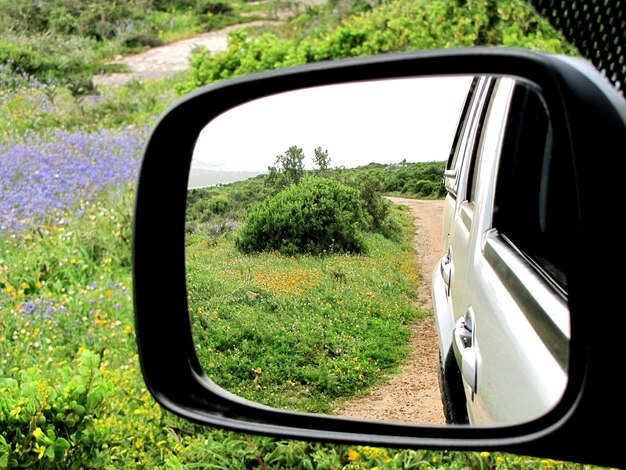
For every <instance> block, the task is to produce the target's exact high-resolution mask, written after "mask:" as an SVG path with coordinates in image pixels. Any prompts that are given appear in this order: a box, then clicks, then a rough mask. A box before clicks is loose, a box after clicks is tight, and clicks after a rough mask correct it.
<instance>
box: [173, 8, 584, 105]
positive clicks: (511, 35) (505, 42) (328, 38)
mask: <svg viewBox="0 0 626 470" xmlns="http://www.w3.org/2000/svg"><path fill="white" fill-rule="evenodd" d="M365 10H367V11H365V12H364V13H362V14H359V15H354V16H352V17H350V18H349V19H346V20H344V21H342V22H341V23H340V24H339V25H338V26H337V27H336V28H333V29H323V28H321V29H319V30H318V31H317V32H316V33H315V34H311V35H307V36H302V37H296V38H294V39H285V38H281V37H279V36H277V35H272V34H263V35H261V36H259V37H255V38H252V37H250V36H249V35H248V34H247V33H245V32H244V31H236V32H233V33H231V34H230V36H229V43H228V50H227V51H224V52H220V53H217V54H215V55H210V54H209V53H208V52H207V51H206V49H204V50H198V51H196V53H195V54H194V57H193V58H192V60H191V62H190V65H191V70H190V73H189V75H188V78H187V80H186V81H185V82H184V83H182V84H181V85H179V86H178V87H177V91H178V92H179V94H183V93H186V92H188V91H191V90H193V89H195V88H197V87H200V86H203V85H206V84H208V83H211V82H214V81H216V80H222V79H225V78H229V77H234V76H238V75H242V74H247V73H252V72H258V71H262V70H269V69H276V68H281V67H286V66H290V65H296V64H303V63H309V62H318V61H322V60H331V59H339V58H345V57H354V56H362V55H373V54H379V53H386V52H394V51H406V50H416V49H432V48H449V47H469V46H475V45H489V46H511V47H524V48H530V49H537V50H542V51H544V52H553V53H567V54H575V50H574V49H573V48H572V47H571V46H569V45H568V44H567V43H566V42H565V41H564V40H563V39H562V37H561V36H560V35H559V34H557V33H556V32H555V31H554V29H552V28H551V27H550V26H549V24H548V23H547V22H546V21H545V20H543V19H541V18H540V17H539V16H538V15H537V14H536V13H535V12H534V10H533V9H532V8H531V7H530V6H528V5H527V4H526V3H524V2H523V1H521V0H499V1H498V2H496V1H495V0H477V1H473V2H457V1H456V0H433V1H429V2H414V1H412V0H396V1H390V2H384V3H382V4H380V5H379V6H375V7H374V8H371V9H365ZM309 15H310V14H309ZM310 21H311V23H314V22H315V21H316V18H315V17H311V16H310Z"/></svg>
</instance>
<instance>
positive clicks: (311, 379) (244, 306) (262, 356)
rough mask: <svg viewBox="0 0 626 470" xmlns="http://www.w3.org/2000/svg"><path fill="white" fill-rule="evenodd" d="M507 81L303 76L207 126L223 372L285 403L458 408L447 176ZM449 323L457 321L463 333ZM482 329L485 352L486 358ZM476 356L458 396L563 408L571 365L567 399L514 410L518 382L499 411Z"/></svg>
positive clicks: (203, 167) (201, 189)
mask: <svg viewBox="0 0 626 470" xmlns="http://www.w3.org/2000/svg"><path fill="white" fill-rule="evenodd" d="M482 80H483V81H484V80H488V79H487V78H485V77H483V78H482ZM501 82H502V83H498V84H497V85H496V86H493V84H492V85H490V86H487V85H485V84H481V83H479V80H478V79H473V78H472V77H438V78H415V79H394V80H385V81H375V82H361V83H352V84H340V85H333V86H325V87H318V88H311V89H303V90H298V91H294V92H289V93H283V94H278V95H273V96H270V97H266V98H262V99H259V100H256V101H252V102H249V103H246V104H244V105H241V106H239V107H237V108H234V109H232V110H230V111H228V112H226V113H224V114H222V115H221V116H219V117H218V118H216V119H215V120H213V121H211V122H210V123H209V124H208V125H207V126H206V127H205V129H204V130H203V132H202V133H201V135H200V136H199V138H198V141H197V143H196V148H195V150H194V155H193V160H192V168H191V173H190V177H189V191H188V201H187V222H186V234H187V235H186V266H187V287H188V302H189V310H190V314H191V318H192V325H193V326H192V327H193V336H194V342H195V346H196V353H197V356H198V358H199V360H200V363H201V365H202V367H203V369H204V371H205V373H206V375H207V376H208V377H209V378H211V379H212V380H213V381H214V382H215V383H217V384H218V385H220V386H221V387H223V388H225V389H226V390H228V391H230V392H231V393H234V394H236V395H239V396H241V397H244V398H247V399H249V400H253V401H256V402H260V403H263V404H266V405H270V406H273V407H276V408H282V409H289V410H297V411H306V412H314V413H325V414H334V415H345V416H354V417H360V418H367V419H383V420H386V421H400V422H411V423H426V424H445V423H446V416H445V414H444V407H443V405H442V403H443V402H445V401H446V400H443V401H442V397H441V391H440V386H439V379H438V364H439V348H440V341H439V339H438V335H437V333H436V331H437V328H436V327H435V320H434V316H433V313H432V300H431V272H432V271H433V269H434V267H435V265H436V264H437V263H439V260H440V259H441V258H442V256H443V254H444V252H443V246H442V240H444V238H443V236H442V213H443V211H444V205H446V210H448V209H449V208H448V207H447V206H450V207H452V206H453V205H454V204H455V202H454V201H455V199H454V198H451V197H450V196H449V197H448V199H447V200H446V201H445V203H444V198H445V196H446V186H444V179H443V175H444V170H446V175H449V174H450V172H449V170H450V168H449V166H450V163H448V164H447V165H448V168H446V162H447V161H448V159H449V157H450V156H451V155H452V157H450V161H452V160H454V161H462V160H463V157H461V158H458V156H457V155H455V151H452V150H453V149H456V153H457V154H458V153H459V151H460V150H459V148H460V147H459V146H460V145H461V144H462V145H465V146H468V148H469V146H470V145H472V144H471V143H470V142H469V140H470V139H469V138H468V139H466V138H464V137H463V136H460V135H459V133H458V132H457V127H458V128H459V129H462V128H463V127H464V126H462V125H461V126H459V123H460V122H461V124H462V123H463V122H469V123H470V124H469V125H466V126H465V127H466V128H468V130H467V131H466V132H468V133H469V128H470V127H471V126H476V125H477V122H478V118H476V117H474V116H471V115H470V114H468V113H471V112H473V111H472V109H474V108H472V107H473V106H474V107H475V106H479V103H482V104H483V105H485V103H486V102H487V101H488V98H487V97H486V95H485V96H479V91H480V92H484V93H487V91H486V90H488V91H489V93H493V94H494V96H495V92H494V91H493V90H495V89H498V87H500V88H501V89H503V90H504V89H506V86H505V85H506V84H507V83H509V82H510V83H509V85H510V84H512V83H515V81H514V80H511V79H508V81H507V80H504V79H503V80H501ZM481 87H482V88H481ZM481 90H482V91H481ZM468 92H469V93H470V95H471V96H474V97H473V98H471V99H470V98H468V96H470V95H468ZM502 93H504V92H502ZM510 96H511V91H510V89H509V91H508V95H507V97H508V98H510ZM507 97H505V98H506V99H505V98H501V99H500V101H501V103H500V102H498V103H500V104H499V105H500V107H501V108H502V109H503V110H504V109H506V107H507V106H508V103H509V101H510V100H509V99H508V98H507ZM481 100H482V101H481ZM472 103H473V104H472ZM494 103H495V98H494ZM498 103H495V104H493V103H492V106H491V107H492V108H493V109H497V105H498ZM476 109H478V108H476ZM485 109H486V106H485ZM468 110H469V111H468ZM490 112H491V113H492V114H493V113H495V111H490ZM477 115H481V114H480V113H478V114H477ZM485 116H486V114H485V113H483V114H482V117H481V119H484V118H485ZM490 119H491V118H490ZM493 119H494V120H496V121H497V119H498V117H497V116H496V117H494V118H493ZM498 122H500V124H502V122H503V119H502V117H501V116H500V120H499V121H498ZM483 127H484V126H483ZM483 132H485V131H484V130H483ZM476 142H478V139H476ZM470 153H471V152H470V151H469V150H468V151H467V154H468V155H467V159H468V160H469V159H470ZM497 153H498V152H497V151H496V152H494V155H495V154H497ZM471 158H474V157H471ZM485 165H486V164H485ZM485 165H483V166H485ZM461 168H463V167H462V162H461V163H459V169H461ZM462 171H463V170H459V173H458V175H459V177H460V174H461V173H462ZM477 171H478V170H476V172H477ZM446 178H447V179H446V185H447V184H448V180H449V177H448V176H447V177H446ZM477 194H480V191H478V192H477ZM459 196H460V194H459ZM477 211H478V210H477ZM448 232H449V230H447V231H446V236H448ZM466 307H467V306H466ZM466 307H465V308H466ZM463 313H465V312H461V313H460V314H459V313H457V314H455V315H454V320H457V319H458V318H459V317H463ZM477 316H478V315H477ZM463 318H465V319H466V320H467V318H466V317H463ZM448 323H450V325H448V326H449V327H450V328H449V329H450V331H447V332H443V333H442V332H440V335H441V336H442V337H444V336H446V335H447V336H448V337H453V328H454V327H455V325H454V321H450V320H448ZM478 323H479V321H478V320H477V321H476V324H477V325H478ZM565 323H567V325H565V327H564V328H565V329H567V328H568V318H566V319H565ZM484 324H485V327H484V328H485V331H488V329H489V328H488V326H487V323H486V322H485V323H484ZM444 326H445V325H444ZM457 326H458V325H457ZM465 326H466V327H467V328H470V327H471V325H469V322H467V324H465ZM481 326H482V324H481V325H478V326H476V328H475V330H476V335H477V334H478V332H479V331H480V328H481ZM492 326H493V325H492ZM439 328H440V330H441V329H442V326H441V323H440V325H439ZM457 331H458V329H457ZM494 331H495V330H494ZM492 332H493V331H492ZM567 334H569V331H567ZM470 335H471V332H470ZM501 336H502V335H501ZM505 337H506V335H504V336H502V339H504V338H505ZM475 341H476V343H477V344H478V341H479V339H478V338H477V339H476V340H475ZM481 341H484V342H485V347H486V350H489V346H488V345H487V344H486V343H487V341H486V340H482V339H481ZM477 344H476V345H475V346H476V348H475V350H476V353H474V352H472V354H473V357H478V358H479V359H476V361H478V360H481V361H482V363H484V362H485V357H484V355H483V356H482V358H480V353H479V350H478V347H477ZM480 344H481V345H482V344H483V343H480ZM494 344H497V342H495V343H494ZM498 347H499V346H498ZM480 351H482V349H481V350H480ZM447 352H448V351H446V353H447ZM458 356H459V358H461V360H460V362H459V370H458V371H457V374H456V376H454V377H453V378H452V379H449V380H450V381H453V380H454V383H453V385H452V388H453V391H454V397H455V400H456V401H457V403H456V406H457V408H463V412H464V413H467V411H469V415H470V416H478V417H480V416H487V418H486V419H484V420H483V422H487V423H490V424H510V423H512V422H519V421H527V420H529V419H532V418H535V417H537V416H539V415H541V414H543V413H545V412H546V411H548V410H549V409H550V408H552V407H553V406H554V405H555V404H556V402H557V401H558V399H559V398H560V396H561V394H562V391H563V387H564V384H565V382H566V378H567V377H566V376H564V373H563V372H562V371H561V376H563V377H564V378H563V379H562V380H561V381H560V382H558V381H556V382H558V383H556V385H554V384H551V386H552V387H556V391H555V392H551V394H552V395H551V398H550V397H548V399H547V401H546V399H545V397H543V396H542V398H541V400H538V401H539V402H541V403H540V408H539V409H535V408H536V407H535V408H533V407H532V406H531V407H530V408H529V409H530V411H528V412H527V414H525V415H524V414H522V415H521V416H520V414H519V413H518V414H513V415H511V416H513V417H507V416H506V413H502V411H501V409H502V406H504V407H505V408H506V406H508V405H507V402H506V399H507V398H506V397H504V396H503V397H500V399H499V401H498V404H497V405H496V408H498V410H499V411H497V413H496V414H498V413H499V415H498V416H499V418H498V419H493V420H492V421H489V419H490V418H489V416H492V415H490V411H489V406H490V404H489V400H490V398H489V397H490V396H491V395H493V394H496V395H497V394H499V393H501V392H500V391H499V390H498V387H497V386H496V387H488V386H486V385H485V387H484V388H483V389H481V388H480V386H481V385H482V383H481V382H480V379H479V380H478V385H477V386H478V387H479V388H478V389H477V390H474V391H472V389H471V386H472V384H471V383H470V382H468V381H467V380H466V375H467V369H466V370H464V371H462V372H463V373H460V372H461V370H460V369H461V368H462V367H463V364H464V363H463V359H462V355H461V354H458ZM466 356H467V354H466ZM536 359H540V357H539V355H537V357H536ZM451 361H452V362H454V363H456V358H455V356H454V354H453V353H452V351H450V354H449V355H448V356H447V360H446V363H448V362H451ZM508 366H509V364H504V365H503V368H501V370H507V367H508ZM561 366H562V367H561V369H563V364H561ZM448 370H449V369H448ZM481 370H482V369H481ZM485 370H486V371H487V374H486V375H485V377H488V376H489V375H488V374H489V373H492V374H493V370H492V369H489V368H485ZM510 370H511V371H516V370H517V369H516V368H515V367H512V368H510ZM547 372H548V373H550V374H552V373H553V372H554V371H553V370H551V369H550V368H549V367H548V371H547ZM512 373H513V374H517V372H512ZM479 374H480V373H479ZM520 374H522V373H521V372H520ZM526 378H527V377H526V376H525V375H524V376H523V377H522V375H519V376H517V377H514V380H512V381H511V383H515V384H517V382H518V381H519V380H522V379H526ZM501 380H502V381H504V382H506V381H507V380H509V379H508V378H507V373H503V375H502V376H501ZM485 383H486V382H485ZM473 385H474V386H476V384H473ZM455 387H456V388H455ZM459 397H460V398H459ZM476 397H479V400H475V401H476V404H477V405H476V406H475V408H473V405H472V401H473V399H475V398H476ZM446 398H447V399H448V400H450V396H447V397H446ZM503 400H504V405H503V404H502V403H503ZM466 401H467V403H466ZM509 404H510V406H511V407H516V406H517V405H516V404H514V403H509ZM448 405H449V403H448ZM466 405H467V411H466V410H465V407H466ZM521 409H524V407H521ZM446 412H447V414H448V419H449V418H450V416H449V415H450V410H449V409H446ZM524 413H526V411H524ZM493 416H495V415H493ZM470 420H471V419H470ZM457 422H465V421H463V420H459V419H457ZM472 422H474V421H473V420H472ZM477 422H478V421H477Z"/></svg>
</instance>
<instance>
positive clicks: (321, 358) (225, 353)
mask: <svg viewBox="0 0 626 470" xmlns="http://www.w3.org/2000/svg"><path fill="white" fill-rule="evenodd" d="M304 184H306V182H305V183H302V184H301V185H300V186H302V185H304ZM293 188H298V186H294V187H293ZM401 219H402V222H403V224H402V236H401V237H400V239H399V242H392V241H390V240H388V239H385V238H384V237H382V236H380V235H378V234H366V235H364V240H365V241H366V243H367V246H368V254H367V255H354V254H350V255H347V254H340V253H337V252H333V251H328V252H327V253H326V256H312V255H296V256H284V255H281V254H279V253H277V252H272V253H259V254H252V255H242V254H241V253H238V252H237V250H236V248H235V247H234V246H233V244H232V241H231V240H229V239H227V238H222V239H220V240H219V241H218V242H217V243H216V244H214V245H209V244H206V243H197V244H194V245H190V246H189V247H188V248H187V256H186V260H187V272H188V278H187V279H188V285H189V305H190V310H191V313H192V319H193V322H194V325H193V332H194V337H195V343H196V344H197V345H198V346H199V347H198V348H197V351H198V356H199V358H200V360H201V363H202V364H203V366H204V367H205V370H206V371H207V373H208V374H209V375H210V377H211V378H212V379H213V380H215V381H216V383H218V384H220V385H221V386H222V387H225V388H226V389H227V390H230V391H233V392H235V393H236V394H238V395H243V396H244V397H246V398H249V399H252V400H257V401H261V402H262V403H265V404H269V405H272V406H278V407H280V408H284V407H288V408H290V409H297V410H300V411H303V410H306V411H321V412H329V411H330V409H331V405H332V403H333V401H334V400H336V399H338V398H340V397H342V398H346V397H350V396H353V395H355V394H361V393H364V391H365V389H366V388H367V387H368V386H369V385H372V384H374V383H376V382H378V381H380V380H381V378H382V374H386V373H388V372H390V371H392V370H394V369H395V367H397V365H398V364H399V362H400V361H401V359H402V358H403V357H404V356H405V354H406V340H407V338H408V334H409V329H408V327H409V324H410V323H411V322H412V321H413V320H414V319H415V318H417V317H419V316H420V315H421V314H420V313H419V312H418V311H417V310H416V309H415V307H414V306H413V304H412V303H411V301H412V300H414V299H415V296H416V292H415V285H416V281H417V273H418V272H419V269H418V267H417V266H416V265H415V258H414V257H413V256H411V254H412V252H413V247H412V245H411V238H412V225H411V223H410V220H408V217H407V213H406V212H402V215H401ZM208 260H211V262H208Z"/></svg>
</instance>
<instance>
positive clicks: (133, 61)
mask: <svg viewBox="0 0 626 470" xmlns="http://www.w3.org/2000/svg"><path fill="white" fill-rule="evenodd" d="M324 2H325V0H299V1H298V2H297V3H294V4H293V5H292V7H291V8H288V9H284V10H278V11H275V12H272V16H271V17H268V19H267V20H262V21H252V22H249V23H242V24H237V25H233V26H229V27H227V28H224V29H220V30H219V31H211V32H209V33H204V34H200V35H198V36H195V37H193V38H190V39H184V40H181V41H177V42H175V43H172V44H167V45H164V46H160V47H154V48H152V49H149V50H147V51H145V52H142V53H141V54H135V55H130V56H126V57H119V58H118V59H116V60H114V61H113V62H111V64H121V65H124V66H126V67H127V68H128V69H129V72H125V73H113V74H110V75H96V76H94V77H93V79H92V80H93V83H94V85H104V86H115V85H122V84H124V83H126V82H128V81H130V80H152V79H156V78H162V77H165V76H168V75H172V74H175V73H177V72H183V71H185V70H187V68H188V67H189V59H190V58H191V52H192V51H193V50H194V48H196V47H206V48H207V49H208V50H209V52H211V54H215V53H216V52H219V51H224V50H226V48H227V38H228V33H230V32H231V31H234V30H236V29H242V28H250V27H253V26H259V25H263V24H270V23H277V22H280V21H283V20H285V19H287V18H289V17H290V16H293V15H295V14H296V13H298V12H299V11H302V9H303V8H305V7H306V6H309V5H319V4H322V3H324ZM257 3H262V2H257Z"/></svg>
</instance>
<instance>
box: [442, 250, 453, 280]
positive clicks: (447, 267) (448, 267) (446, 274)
mask: <svg viewBox="0 0 626 470" xmlns="http://www.w3.org/2000/svg"><path fill="white" fill-rule="evenodd" d="M439 266H440V269H441V277H442V278H443V282H444V283H445V284H446V287H450V277H451V274H452V259H451V258H450V253H447V254H446V255H445V256H444V257H443V258H441V261H440V262H439Z"/></svg>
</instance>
